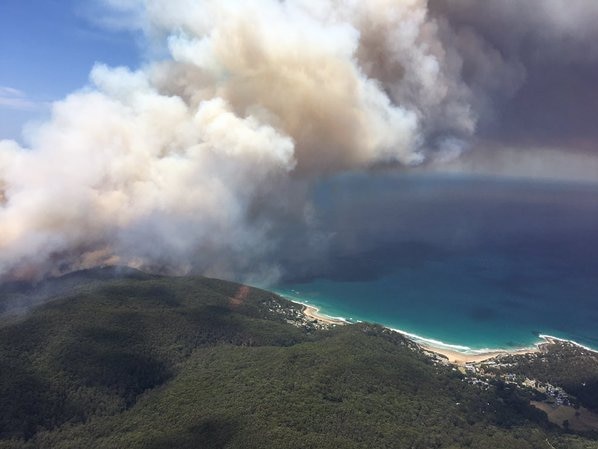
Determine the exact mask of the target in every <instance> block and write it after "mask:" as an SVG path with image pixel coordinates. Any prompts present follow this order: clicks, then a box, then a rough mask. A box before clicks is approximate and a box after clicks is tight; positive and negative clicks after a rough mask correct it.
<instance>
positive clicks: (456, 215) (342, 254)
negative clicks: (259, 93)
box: [276, 175, 598, 349]
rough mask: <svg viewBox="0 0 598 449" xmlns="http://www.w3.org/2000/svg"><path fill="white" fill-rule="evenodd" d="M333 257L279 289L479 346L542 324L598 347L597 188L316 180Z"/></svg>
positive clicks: (524, 342)
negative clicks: (323, 182) (324, 181)
mask: <svg viewBox="0 0 598 449" xmlns="http://www.w3.org/2000/svg"><path fill="white" fill-rule="evenodd" d="M315 203H316V205H317V210H318V214H319V218H320V220H321V223H322V225H321V226H322V229H323V230H325V231H326V232H328V233H329V235H331V239H330V242H331V243H330V247H329V248H328V250H327V257H326V260H325V262H322V263H320V264H318V263H314V264H313V267H314V268H313V271H312V272H311V273H309V272H307V273H304V274H303V275H302V276H300V277H299V276H295V277H292V276H288V277H287V279H285V280H284V281H283V282H282V283H281V284H280V285H278V286H277V287H276V290H277V291H279V292H281V293H283V294H285V295H288V296H291V297H294V298H298V299H300V300H302V301H307V302H309V303H311V304H314V305H316V306H319V307H320V308H321V311H322V312H323V313H325V314H328V315H332V316H342V317H345V318H351V319H354V320H364V321H371V322H376V323H381V324H384V325H387V326H389V327H393V328H397V329H401V330H404V331H407V332H410V333H413V334H417V335H420V336H423V337H426V338H430V339H434V340H439V341H442V342H445V343H447V344H450V345H457V346H462V347H467V348H471V349H483V348H513V347H525V346H530V345H531V344H533V343H535V342H537V341H538V335H539V334H548V335H553V336H557V337H561V338H566V339H570V340H574V341H576V342H579V343H581V344H584V345H587V346H590V347H593V348H598V189H597V188H596V187H594V186H588V185H565V184H551V183H529V182H528V183H526V182H521V181H505V180H489V179H463V178H446V177H445V178H442V177H417V176H416V177H413V176H411V177H401V176H394V175H393V176H387V177H382V180H380V178H379V177H377V178H371V177H367V176H355V177H348V178H341V179H335V180H331V181H329V182H328V183H326V184H323V185H322V186H320V188H319V190H318V192H316V195H315Z"/></svg>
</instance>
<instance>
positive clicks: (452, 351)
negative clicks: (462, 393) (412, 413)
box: [278, 293, 598, 366]
mask: <svg viewBox="0 0 598 449" xmlns="http://www.w3.org/2000/svg"><path fill="white" fill-rule="evenodd" d="M278 294H279V295H280V296H282V297H283V298H285V299H287V300H288V301H291V302H294V303H295V304H299V305H301V306H303V310H302V313H303V314H304V315H305V316H306V317H308V318H309V319H312V320H314V321H317V322H319V323H322V324H325V325H331V326H342V325H345V324H351V323H355V322H358V321H352V320H347V319H346V318H343V317H333V316H329V315H326V314H324V313H322V312H321V310H320V308H318V307H316V306H314V305H312V304H307V303H306V302H303V301H300V300H299V299H298V298H294V297H291V296H289V295H283V294H280V293H278ZM377 324H380V325H381V326H383V327H385V328H387V329H389V330H391V331H393V332H397V333H399V334H401V335H403V336H405V337H406V338H408V339H409V340H411V341H413V342H414V343H416V344H417V345H418V346H420V347H421V348H422V349H423V350H424V351H427V352H431V353H433V354H436V355H439V356H441V357H444V358H446V359H447V360H448V362H449V363H452V364H454V365H460V366H463V365H466V364H470V363H481V362H485V361H488V360H492V359H494V358H496V357H500V356H506V355H526V354H535V353H538V352H541V351H542V346H544V345H548V344H554V343H555V342H561V343H568V344H572V345H574V346H577V347H579V348H581V349H584V350H586V351H591V352H594V353H598V351H597V350H595V349H592V348H589V347H587V346H584V345H582V344H580V343H577V342H576V341H573V340H567V339H565V338H559V337H554V336H552V335H545V334H540V335H538V338H539V339H540V340H539V341H537V342H536V343H534V345H533V346H529V347H522V348H514V349H501V348H496V349H491V348H487V349H471V348H469V347H467V346H460V345H451V344H447V343H444V342H441V341H438V340H434V339H430V338H425V337H422V336H420V335H416V334H412V333H410V332H406V331H403V330H401V329H395V328H392V327H389V326H386V325H384V324H381V323H377Z"/></svg>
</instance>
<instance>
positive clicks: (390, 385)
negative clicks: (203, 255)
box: [0, 270, 598, 449]
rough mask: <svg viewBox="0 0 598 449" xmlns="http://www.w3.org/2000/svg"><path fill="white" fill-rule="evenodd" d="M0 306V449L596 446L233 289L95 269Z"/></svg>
mask: <svg viewBox="0 0 598 449" xmlns="http://www.w3.org/2000/svg"><path fill="white" fill-rule="evenodd" d="M48 298H51V299H52V300H51V301H49V302H44V301H47V299H48ZM18 304H27V305H28V306H31V307H32V309H31V310H29V311H28V312H25V311H24V309H23V307H20V306H18ZM35 304H41V305H37V306H35ZM34 306H35V307H34ZM0 307H1V309H0V310H4V313H3V315H2V318H0V320H1V321H0V448H15V449H16V448H19V449H20V448H28V449H29V448H30V449H34V448H35V449H37V448H40V449H41V448H43V449H49V448H52V449H66V448H69V449H85V448H93V449H103V448H111V449H125V448H126V449H137V448H139V449H141V448H145V449H171V448H172V449H174V448H176V449H196V448H197V449H199V448H201V449H204V448H256V449H257V448H260V449H262V448H335V449H336V448H368V449H369V448H411V449H418V448H420V449H432V448H447V449H448V448H452V449H456V448H479V449H487V448H493V449H501V448H504V449H519V448H521V449H526V448H542V449H549V448H550V447H554V448H558V449H577V448H579V449H581V448H585V449H588V448H598V440H595V439H592V435H585V436H584V435H574V434H568V433H565V432H564V431H562V430H560V429H559V428H557V427H556V426H553V425H552V424H550V423H549V422H548V421H547V420H546V416H545V415H544V413H543V412H540V411H538V410H536V409H534V408H531V407H530V406H529V405H528V404H529V399H530V397H528V396H527V393H525V392H522V391H519V390H516V389H513V388H509V387H505V385H492V386H491V387H490V388H480V387H479V386H476V385H471V384H469V383H468V382H464V381H463V375H462V374H461V373H460V372H459V371H457V370H455V369H454V368H453V367H451V366H444V365H442V364H439V363H437V362H435V361H434V360H433V359H432V358H430V357H428V356H427V355H425V354H424V353H422V352H421V351H420V350H419V349H418V348H417V347H416V346H415V345H413V343H411V342H410V341H409V340H406V339H404V338H403V337H402V336H400V335H399V334H396V333H394V332H390V331H388V330H386V329H383V328H381V327H379V326H374V325H369V324H358V325H350V326H340V327H337V328H333V329H329V330H322V329H319V328H318V326H315V325H313V324H311V323H309V322H308V321H306V319H305V317H303V315H302V314H301V313H300V312H301V307H300V306H297V305H295V304H293V303H289V302H287V301H285V300H284V299H281V298H279V297H278V296H276V295H274V294H272V293H269V292H265V291H261V290H257V289H253V288H248V287H244V286H240V285H238V284H234V283H230V282H224V281H219V280H214V279H206V278H201V277H183V278H169V277H159V276H150V275H145V274H143V273H140V272H135V271H132V270H92V271H86V272H82V273H75V274H72V275H69V276H66V277H64V278H60V279H57V280H53V281H50V282H47V283H44V284H40V285H38V286H35V287H33V286H28V285H25V284H11V285H8V286H6V285H5V286H4V287H2V288H0Z"/></svg>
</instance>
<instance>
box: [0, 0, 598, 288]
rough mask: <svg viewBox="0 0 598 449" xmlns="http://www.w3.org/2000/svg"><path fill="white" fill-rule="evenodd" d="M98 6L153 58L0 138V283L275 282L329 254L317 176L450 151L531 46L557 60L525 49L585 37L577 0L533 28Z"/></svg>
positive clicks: (491, 8) (362, 10) (482, 116)
mask: <svg viewBox="0 0 598 449" xmlns="http://www.w3.org/2000/svg"><path fill="white" fill-rule="evenodd" d="M105 2H106V3H107V4H108V6H109V7H111V8H112V14H113V15H120V16H121V17H127V18H128V23H129V26H131V27H136V28H138V29H141V30H143V33H144V34H145V36H146V42H147V44H148V46H151V47H152V49H153V51H150V52H149V53H152V54H157V55H159V56H157V57H155V58H154V60H150V61H148V62H147V63H146V64H144V66H143V67H142V68H140V69H138V70H131V69H128V68H110V67H106V66H104V65H102V64H98V65H96V66H95V67H94V68H93V70H92V71H91V75H90V84H89V86H87V87H85V88H84V89H82V90H80V91H78V92H75V93H73V94H71V95H70V96H68V97H67V98H65V99H64V100H62V101H59V102H57V103H55V104H54V105H53V108H52V116H51V119H50V120H49V121H48V122H47V123H45V124H43V125H41V126H39V127H37V128H36V129H35V130H33V131H31V132H30V133H29V134H28V135H27V136H26V138H27V145H26V147H21V146H19V145H18V144H17V143H16V142H13V141H0V277H5V278H6V277H10V278H19V277H21V278H22V277H35V276H43V275H46V274H48V273H60V272H64V271H69V270H73V269H76V268H82V267H89V266H95V265H101V264H123V265H130V266H137V267H144V268H147V269H155V270H167V271H172V272H177V273H183V272H199V273H204V274H209V275H216V276H224V277H237V278H241V279H245V280H246V279H247V278H253V279H255V278H259V279H260V280H268V279H270V280H271V279H275V278H276V277H277V276H279V275H280V274H281V271H280V270H281V268H280V264H279V260H280V258H281V256H280V254H281V252H284V253H285V256H284V257H285V259H288V258H289V257H290V255H289V252H291V251H292V252H293V254H296V256H297V257H300V255H301V253H302V252H305V253H311V254H317V253H318V251H324V250H325V245H326V240H327V235H326V234H325V233H324V232H320V231H319V230H318V222H317V214H315V213H314V210H313V207H312V205H311V204H310V200H309V191H310V188H311V186H312V185H313V184H314V183H315V182H317V181H318V180H319V179H322V178H323V177H327V176H331V175H335V174H338V173H341V172H345V171H352V170H364V169H368V168H371V167H375V166H378V165H381V164H397V165H399V166H402V167H410V166H415V165H419V164H423V163H425V162H426V161H441V162H442V161H445V160H452V159H454V158H456V157H459V154H460V153H461V152H462V151H463V150H464V149H466V148H467V147H468V146H470V145H471V143H472V142H473V141H474V138H475V135H476V129H477V128H478V124H479V123H480V121H481V122H486V123H488V122H491V121H492V120H493V118H495V117H496V112H497V110H498V105H500V104H501V101H502V102H504V101H506V100H505V99H508V98H511V97H513V96H514V95H516V92H518V90H519V89H520V88H521V87H522V86H523V85H524V84H525V80H526V77H527V76H528V65H530V64H531V62H530V61H531V59H530V58H532V57H531V56H530V55H531V54H534V55H535V56H534V57H537V58H544V60H555V59H558V55H555V52H557V51H558V50H556V49H555V46H554V45H553V46H551V48H552V49H551V50H550V51H549V52H546V53H545V54H543V55H542V56H538V54H537V53H534V52H533V49H534V48H536V47H543V46H544V45H546V44H547V43H549V44H552V43H555V42H557V41H558V42H559V43H560V44H562V46H563V47H562V48H568V46H573V47H574V48H575V49H582V48H583V44H584V43H587V42H588V40H589V39H591V38H593V34H594V33H595V32H594V29H595V28H594V27H593V26H591V23H593V22H591V21H588V20H589V19H588V18H587V15H586V14H584V13H585V12H586V11H584V10H583V8H582V9H581V10H580V8H581V4H582V3H583V4H584V5H585V4H586V2H583V0H579V1H573V2H565V0H562V1H560V0H551V1H546V2H537V3H539V5H540V4H542V5H548V6H542V7H540V6H539V5H538V8H536V9H535V10H534V11H531V10H530V13H529V17H528V19H529V22H526V21H525V20H526V19H525V17H527V16H526V14H521V13H519V12H517V13H516V12H515V11H516V10H517V5H521V4H522V3H523V2H515V1H512V2H499V1H492V2H472V1H468V0H438V1H434V2H430V4H428V2H427V1H426V0H371V1H367V2H366V1H356V0H350V1H341V0H317V1H316V0H286V1H280V0H224V1H222V0H169V1H166V0H145V1H142V0H138V1H136V0H132V1H127V2H122V1H119V2H115V1H113V0H110V1H109V0H105ZM529 3H531V2H529ZM565 3H566V4H567V5H569V4H570V3H572V4H574V6H572V7H571V8H569V9H568V10H567V11H569V13H570V14H568V15H567V16H566V17H564V18H563V17H561V16H560V15H559V14H560V12H561V7H564V5H565ZM481 4H483V5H484V6H480V5H481ZM525 4H526V5H527V2H526V3H525ZM594 9H595V8H593V7H592V8H591V10H592V11H591V13H592V14H593V16H596V15H597V14H598V12H596V13H594V12H595V11H594ZM471 11H476V12H475V13H472V12H471ZM532 12H534V14H532ZM483 13H484V14H486V15H484V14H483ZM490 13H492V14H490ZM493 17H496V20H497V21H498V24H497V23H495V22H493V20H494V19H492V18H493ZM557 18H559V19H558V20H557ZM510 22H514V23H515V25H514V26H513V27H512V28H509V30H510V32H509V33H502V31H503V29H502V28H501V26H502V25H501V24H502V23H505V24H506V23H510ZM578 22H579V23H582V24H584V26H581V27H579V26H577V24H578ZM590 22H591V23H590ZM586 25H587V26H586ZM532 28H533V29H532ZM530 29H532V30H531V31H530ZM497 30H498V31H497ZM501 33H502V34H508V37H504V38H503V37H502V34H501ZM532 33H533V35H530V34H532ZM576 39H577V40H576ZM576 54H577V56H576ZM570 55H571V56H570V57H571V58H578V59H579V58H581V57H582V56H581V55H580V53H579V52H577V53H575V52H570ZM586 56H587V57H588V58H594V57H595V56H596V55H593V54H591V55H586Z"/></svg>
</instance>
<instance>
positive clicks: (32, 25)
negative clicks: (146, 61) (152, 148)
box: [0, 0, 140, 139]
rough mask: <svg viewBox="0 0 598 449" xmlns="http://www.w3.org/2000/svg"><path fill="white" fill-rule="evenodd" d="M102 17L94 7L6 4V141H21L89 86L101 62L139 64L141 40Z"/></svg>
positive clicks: (1, 121)
mask: <svg viewBox="0 0 598 449" xmlns="http://www.w3.org/2000/svg"><path fill="white" fill-rule="evenodd" d="M100 14H101V8H100V7H99V6H98V5H94V3H93V2H92V1H85V2H81V1H80V0H2V1H0V139H6V138H9V139H19V138H20V133H21V128H22V126H23V124H24V123H26V122H27V121H30V120H38V119H40V118H42V117H43V116H44V115H46V114H47V111H48V103H49V102H51V101H54V100H58V99H61V98H63V97H64V96H65V95H67V94H68V93H69V92H72V91H74V90H76V89H78V88H81V87H83V86H85V84H86V83H87V80H88V75H89V72H90V70H91V68H92V67H93V64H94V63H95V62H104V63H106V64H108V65H111V66H117V65H126V66H129V67H135V66H136V65H138V64H139V59H140V57H139V54H140V52H139V49H138V45H137V42H136V37H135V36H134V35H133V34H132V33H130V32H127V31H116V30H111V29H108V28H106V27H103V26H101V25H100V20H99V19H100Z"/></svg>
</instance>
